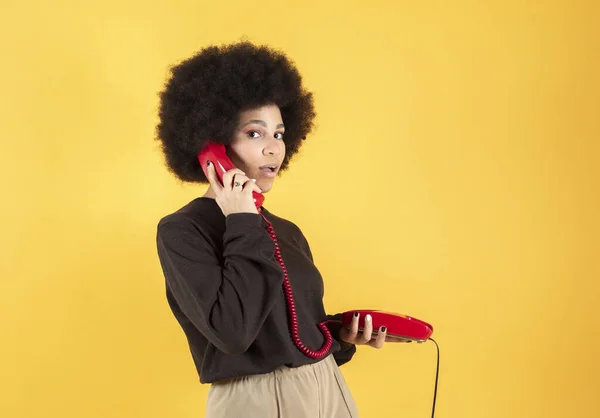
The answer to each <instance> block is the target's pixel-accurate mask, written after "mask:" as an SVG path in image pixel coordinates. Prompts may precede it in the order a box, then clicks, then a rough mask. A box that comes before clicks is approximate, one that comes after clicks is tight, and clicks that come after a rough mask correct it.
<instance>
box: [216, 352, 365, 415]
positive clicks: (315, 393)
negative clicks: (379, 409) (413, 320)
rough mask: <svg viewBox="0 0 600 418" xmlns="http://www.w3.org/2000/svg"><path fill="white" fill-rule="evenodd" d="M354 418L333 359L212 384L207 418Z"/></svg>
mask: <svg viewBox="0 0 600 418" xmlns="http://www.w3.org/2000/svg"><path fill="white" fill-rule="evenodd" d="M242 417H244V418H246V417H247V418H357V417H358V411H357V409H356V405H355V404H354V399H353V398H352V395H351V394H350V390H349V389H348V386H347V385H346V381H345V379H344V377H343V376H342V373H341V372H340V370H339V368H338V366H337V364H336V363H335V360H334V358H333V356H332V355H329V356H327V357H326V358H325V359H323V360H321V361H319V362H318V363H316V364H310V365H306V366H302V367H298V368H294V369H290V368H287V367H282V368H280V369H278V370H275V371H274V372H272V373H267V374H262V375H254V376H248V377H242V378H237V379H232V380H228V381H226V382H219V383H214V384H212V385H211V387H210V389H209V391H208V401H207V405H206V418H242Z"/></svg>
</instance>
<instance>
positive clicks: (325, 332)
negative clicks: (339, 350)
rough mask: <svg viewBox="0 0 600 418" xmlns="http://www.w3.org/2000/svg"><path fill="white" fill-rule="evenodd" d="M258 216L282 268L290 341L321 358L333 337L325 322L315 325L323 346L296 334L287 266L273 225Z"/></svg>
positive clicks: (295, 320) (326, 351) (293, 304)
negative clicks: (314, 345) (313, 345)
mask: <svg viewBox="0 0 600 418" xmlns="http://www.w3.org/2000/svg"><path fill="white" fill-rule="evenodd" d="M260 216H262V218H263V219H264V220H265V222H267V232H268V233H269V235H270V236H271V239H272V240H273V242H274V243H275V258H276V259H277V262H279V264H280V265H281V269H282V270H283V290H284V293H285V299H286V302H287V307H288V321H289V330H290V334H291V337H292V341H294V344H295V345H296V347H298V349H299V350H300V351H301V352H302V353H304V354H305V355H306V356H308V357H311V358H315V359H318V358H323V357H325V356H326V355H327V354H328V353H329V349H330V348H331V345H332V343H333V339H332V337H331V333H330V332H329V329H328V328H327V326H326V325H325V322H322V323H320V324H318V325H317V327H318V328H319V329H320V330H321V333H322V334H323V337H325V342H324V343H323V346H322V347H321V348H320V349H319V350H317V351H315V350H312V349H310V348H308V347H307V346H306V345H305V344H304V343H303V342H302V341H301V340H300V336H299V335H298V318H297V317H296V305H295V303H294V294H293V292H292V285H291V284H290V280H289V278H288V272H287V268H286V267H285V263H284V262H283V257H282V256H281V251H280V250H279V243H278V242H277V236H276V235H275V230H274V229H273V225H271V222H269V220H268V219H267V218H265V216H264V215H263V214H262V213H261V214H260Z"/></svg>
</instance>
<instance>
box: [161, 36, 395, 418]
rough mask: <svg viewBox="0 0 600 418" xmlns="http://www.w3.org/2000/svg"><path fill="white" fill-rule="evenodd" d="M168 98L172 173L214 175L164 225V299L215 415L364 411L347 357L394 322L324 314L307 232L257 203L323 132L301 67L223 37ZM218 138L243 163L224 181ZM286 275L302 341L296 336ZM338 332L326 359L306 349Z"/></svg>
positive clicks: (373, 342)
mask: <svg viewBox="0 0 600 418" xmlns="http://www.w3.org/2000/svg"><path fill="white" fill-rule="evenodd" d="M160 98H161V105H160V112H159V114H160V121H159V124H158V127H157V136H158V139H159V141H160V142H161V145H162V150H163V152H164V155H165V157H166V162H167V167H168V169H169V170H170V171H171V172H172V173H173V174H174V175H175V176H177V178H179V179H180V180H182V181H189V182H197V183H207V182H208V184H209V187H208V190H207V191H206V193H205V194H204V195H203V196H202V197H199V198H197V199H194V200H193V201H191V202H190V203H188V204H186V205H185V206H184V207H182V208H180V209H179V210H177V211H175V212H173V213H171V214H169V215H167V216H165V217H164V218H163V219H161V220H160V222H159V225H158V231H157V246H158V254H159V258H160V262H161V266H162V269H163V272H164V276H165V279H166V290H167V300H168V302H169V305H170V307H171V309H172V311H173V314H174V316H175V317H176V319H177V320H178V322H179V324H180V325H181V327H182V329H183V331H184V333H185V335H186V337H187V340H188V342H189V346H190V350H191V354H192V357H193V359H194V362H195V365H196V368H197V371H198V374H199V377H200V381H201V382H202V383H211V387H210V390H209V395H208V402H207V414H206V416H207V417H210V418H213V417H307V418H308V417H310V418H315V417H319V416H324V417H330V418H334V417H356V416H358V413H357V409H356V406H355V404H354V401H353V398H352V395H351V394H350V391H349V390H348V387H347V386H346V383H345V381H344V378H343V376H342V375H341V373H340V371H339V369H338V366H340V365H342V364H344V363H346V362H348V361H349V360H350V359H351V358H352V356H353V355H354V353H355V351H356V345H358V344H364V345H368V346H372V347H375V348H380V347H382V345H383V343H384V341H385V327H382V328H381V329H379V330H378V333H377V336H375V335H374V333H373V330H372V326H371V323H370V322H369V320H370V318H365V320H366V326H365V329H364V330H363V332H358V331H357V330H358V316H357V315H355V316H354V318H353V322H352V325H351V327H350V329H347V328H345V327H344V328H342V327H340V325H339V322H338V323H336V322H326V321H327V319H336V318H339V315H337V316H336V315H332V316H328V315H326V313H325V309H324V306H323V281H322V277H321V275H320V274H319V271H318V269H317V268H316V267H315V265H314V263H313V259H312V255H311V251H310V248H309V245H308V243H307V240H306V239H305V237H304V235H303V234H302V232H301V231H300V229H299V228H298V227H297V226H296V225H294V224H293V223H292V222H290V221H288V220H285V219H282V218H280V217H277V216H276V215H274V214H273V213H271V212H270V211H268V210H267V209H266V208H265V207H261V208H259V209H257V208H256V206H255V204H254V199H253V196H252V192H253V191H255V192H259V193H267V192H269V191H270V190H271V188H272V187H273V183H274V181H275V179H276V176H277V175H278V174H279V173H281V172H282V171H284V170H285V169H287V168H288V166H289V163H290V160H291V158H292V157H293V156H294V155H295V154H296V153H297V152H298V150H299V148H300V145H301V143H302V140H303V139H304V138H305V137H306V136H307V134H309V133H310V132H311V130H312V126H313V119H314V117H315V112H314V109H313V100H312V95H311V93H309V92H307V91H306V90H305V89H304V88H303V86H302V79H301V76H300V74H299V73H298V71H297V69H296V68H295V67H294V65H293V63H292V62H291V61H290V60H289V59H288V58H287V57H286V56H285V55H283V54H282V53H280V52H278V51H275V50H273V49H270V48H268V47H265V46H255V45H253V44H251V43H249V42H241V43H236V44H233V45H226V46H221V47H216V46H213V47H209V48H206V49H204V50H202V51H200V52H199V53H198V54H196V55H195V56H193V57H192V58H189V59H187V60H185V61H183V62H182V63H180V64H179V65H177V66H175V67H174V68H172V74H171V78H170V80H169V81H168V83H167V85H166V87H165V89H164V90H163V91H162V92H161V95H160ZM209 141H215V142H218V143H221V144H224V145H225V146H226V149H227V154H228V156H229V158H230V159H231V160H232V162H233V163H234V164H235V166H236V168H235V169H233V170H230V171H228V172H227V173H226V174H225V175H224V177H223V183H222V184H221V182H220V181H219V180H218V178H217V176H216V172H215V164H214V162H213V164H210V161H209V162H208V164H207V165H208V166H207V167H206V170H207V171H206V172H207V173H208V176H205V174H204V171H203V169H201V167H200V165H199V162H198V153H199V152H200V151H201V150H202V149H203V148H204V147H205V146H206V144H207V143H208V142H209ZM299 201H300V200H299ZM269 226H272V227H273V229H274V231H275V234H276V239H277V244H276V243H275V242H274V240H273V237H272V236H271V234H270V233H269V231H268V229H267V227H269ZM279 254H280V255H281V259H280V258H279ZM281 262H284V267H285V273H284V269H283V268H282V265H281ZM285 280H289V284H290V285H291V289H292V290H293V299H294V301H295V314H296V320H297V321H296V322H297V326H298V336H299V340H300V342H298V340H295V339H294V338H292V337H291V336H290V328H289V326H290V314H289V312H288V305H287V303H288V301H287V300H286V295H285V292H284V291H283V290H282V289H283V287H282V286H283V284H284V282H285ZM321 323H324V324H326V326H327V328H325V330H322V329H319V327H318V324H321ZM328 335H331V336H332V338H331V347H330V348H329V349H328V350H325V351H326V352H325V354H324V355H321V356H315V355H312V356H311V355H308V354H306V350H304V351H303V350H302V349H301V345H302V344H304V345H305V346H306V347H308V348H309V349H311V350H315V351H317V350H318V349H319V348H321V347H322V346H323V345H324V343H325V342H326V341H327V339H328ZM372 337H373V338H372ZM326 348H327V347H326Z"/></svg>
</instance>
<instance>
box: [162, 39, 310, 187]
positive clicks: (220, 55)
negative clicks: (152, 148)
mask: <svg viewBox="0 0 600 418" xmlns="http://www.w3.org/2000/svg"><path fill="white" fill-rule="evenodd" d="M159 98H160V105H159V122H158V125H157V127H156V135H157V137H156V139H157V140H158V141H160V142H161V147H162V152H163V154H164V156H165V159H166V165H167V168H168V170H169V171H170V172H171V173H173V174H174V175H175V176H176V177H177V178H179V179H180V180H181V181H184V182H192V183H207V182H208V180H207V179H206V176H205V175H204V172H203V171H202V169H201V168H200V163H199V162H198V159H197V155H198V153H199V152H200V150H201V149H202V148H203V147H204V146H205V145H206V144H207V143H208V141H216V142H218V143H221V144H224V145H225V146H227V145H228V144H229V142H230V141H231V138H232V137H233V135H234V131H235V129H236V127H237V125H238V123H239V114H240V112H242V111H244V110H248V109H254V108H257V107H261V106H264V105H271V104H275V105H277V106H278V107H279V109H280V111H281V116H282V118H283V121H284V123H285V137H284V142H285V145H286V155H285V158H284V160H283V163H282V165H281V167H280V171H283V170H285V169H286V168H287V167H288V165H289V162H290V159H291V158H292V157H293V156H294V155H295V154H296V153H297V152H298V150H299V148H300V145H301V144H302V140H303V139H305V138H306V136H307V135H308V134H309V133H310V132H311V131H312V129H313V121H314V118H315V111H314V105H313V96H312V93H310V92H308V91H306V90H305V89H304V87H303V85H302V77H301V76H300V73H299V72H298V70H297V69H296V67H295V65H294V63H293V62H292V61H291V60H290V59H288V58H287V57H286V56H285V55H284V54H283V53H282V52H280V51H277V50H274V49H272V48H270V47H268V46H257V45H254V44H252V43H250V42H247V41H243V42H238V43H234V44H229V45H223V46H209V47H207V48H204V49H202V50H200V51H199V52H198V53H197V54H195V55H194V56H192V57H190V58H188V59H186V60H184V61H182V62H181V63H179V64H178V65H175V66H172V67H171V68H170V78H169V80H168V81H167V82H166V84H165V86H164V89H163V90H162V91H161V92H160V94H159Z"/></svg>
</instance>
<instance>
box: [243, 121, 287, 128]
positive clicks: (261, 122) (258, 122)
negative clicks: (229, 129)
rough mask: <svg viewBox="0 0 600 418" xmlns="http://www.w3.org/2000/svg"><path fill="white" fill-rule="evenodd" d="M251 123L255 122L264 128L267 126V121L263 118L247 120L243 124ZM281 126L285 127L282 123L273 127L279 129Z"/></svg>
mask: <svg viewBox="0 0 600 418" xmlns="http://www.w3.org/2000/svg"><path fill="white" fill-rule="evenodd" d="M251 123H256V124H257V125H261V126H264V127H265V128H266V127H267V122H265V121H264V120H260V119H252V120H249V121H248V122H246V124H245V125H244V126H247V125H250V124H251ZM281 128H285V126H284V125H283V123H280V124H279V125H277V126H276V127H275V129H281Z"/></svg>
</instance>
